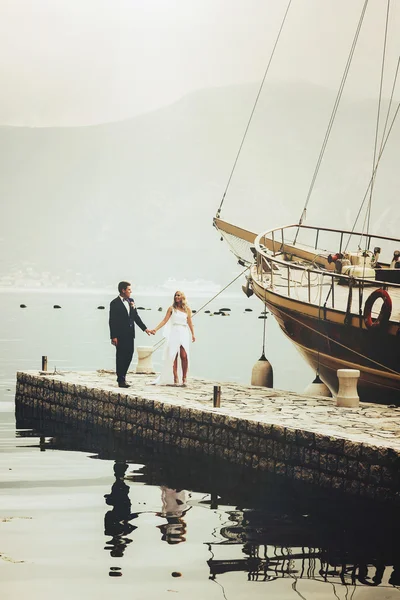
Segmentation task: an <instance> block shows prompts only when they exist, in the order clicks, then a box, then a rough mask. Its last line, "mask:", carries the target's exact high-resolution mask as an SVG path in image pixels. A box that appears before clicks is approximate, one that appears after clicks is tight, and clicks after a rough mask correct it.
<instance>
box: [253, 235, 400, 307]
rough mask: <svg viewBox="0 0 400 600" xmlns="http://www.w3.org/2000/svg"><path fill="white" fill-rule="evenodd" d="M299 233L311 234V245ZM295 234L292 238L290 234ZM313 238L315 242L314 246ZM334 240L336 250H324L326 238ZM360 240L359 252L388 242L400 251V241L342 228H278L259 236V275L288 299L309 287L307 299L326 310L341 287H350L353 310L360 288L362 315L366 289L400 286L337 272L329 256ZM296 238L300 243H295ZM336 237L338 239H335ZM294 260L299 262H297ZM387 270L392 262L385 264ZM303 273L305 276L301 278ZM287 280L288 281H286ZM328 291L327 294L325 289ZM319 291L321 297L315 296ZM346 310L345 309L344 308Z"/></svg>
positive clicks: (333, 244) (257, 246)
mask: <svg viewBox="0 0 400 600" xmlns="http://www.w3.org/2000/svg"><path fill="white" fill-rule="evenodd" d="M299 230H303V231H302V233H303V232H304V231H305V232H306V233H307V234H308V236H307V237H308V239H307V242H308V243H304V241H300V239H299V238H300V236H298V235H296V234H297V233H298V231H299ZM289 232H290V233H293V234H294V235H293V237H290V236H289V235H288V233H289ZM310 235H311V237H313V238H314V239H313V240H312V241H311V243H310ZM327 235H328V236H329V237H330V238H332V237H333V242H332V240H330V241H331V247H333V248H334V250H333V251H332V250H331V251H329V250H327V249H322V248H321V246H320V245H321V244H322V239H323V237H324V236H327ZM352 237H354V238H355V239H356V238H357V237H358V238H359V241H358V248H357V249H358V251H362V252H363V251H367V252H372V251H371V250H370V248H371V245H372V243H373V242H374V243H375V244H377V243H381V242H382V241H385V242H387V243H389V244H390V243H393V242H394V243H397V244H398V246H397V248H396V247H395V246H393V247H392V249H391V252H392V253H393V251H394V250H397V249H400V240H399V239H398V238H391V237H385V236H379V235H368V236H365V235H364V236H363V234H361V233H359V232H350V231H345V230H340V229H329V228H326V227H312V226H309V225H297V224H296V225H287V226H284V227H278V228H276V229H270V230H267V231H265V232H263V233H261V234H259V235H258V236H257V238H256V239H255V242H254V247H255V251H256V265H257V274H258V276H259V277H260V279H261V281H262V282H263V284H268V285H269V287H270V288H276V289H278V288H285V290H286V294H287V296H288V297H297V299H298V290H299V288H304V287H306V288H307V299H308V302H309V303H311V304H318V305H320V306H324V307H326V306H327V304H328V302H329V304H330V306H331V307H332V308H335V286H336V285H338V284H341V285H343V286H348V288H349V297H348V310H349V309H350V311H351V304H352V294H353V289H354V288H358V290H359V294H358V296H359V298H358V304H359V306H358V314H361V312H362V305H363V294H362V291H363V289H364V287H365V286H375V287H380V286H383V287H384V288H385V289H388V288H397V289H400V284H398V283H394V282H387V281H378V280H376V279H375V278H374V279H371V278H366V277H354V276H351V275H350V276H349V275H344V274H341V273H337V272H336V271H335V270H334V264H333V263H331V264H332V266H331V264H330V261H329V260H328V257H329V254H335V253H337V252H344V251H346V249H347V247H348V245H349V241H350V239H351V238H352ZM362 237H364V240H365V244H363V248H362V250H360V240H361V238H362ZM294 238H296V241H293V240H294ZM335 238H336V239H335ZM294 257H295V258H296V261H295V262H294V260H293V259H294ZM379 263H380V264H383V265H384V266H385V267H386V268H388V267H389V263H381V261H379ZM299 273H301V275H299ZM285 280H286V282H285ZM325 288H326V295H325V297H323V295H324V289H325ZM315 289H317V297H315V293H314V292H315ZM341 308H342V307H341Z"/></svg>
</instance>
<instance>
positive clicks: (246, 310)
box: [244, 308, 253, 312]
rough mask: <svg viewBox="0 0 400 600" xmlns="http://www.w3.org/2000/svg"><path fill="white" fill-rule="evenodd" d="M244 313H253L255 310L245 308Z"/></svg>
mask: <svg viewBox="0 0 400 600" xmlns="http://www.w3.org/2000/svg"><path fill="white" fill-rule="evenodd" d="M244 312H253V309H252V308H245V309H244Z"/></svg>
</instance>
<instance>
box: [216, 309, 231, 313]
mask: <svg viewBox="0 0 400 600" xmlns="http://www.w3.org/2000/svg"><path fill="white" fill-rule="evenodd" d="M219 310H220V311H221V312H222V311H224V312H226V311H229V310H231V309H230V308H220V309H219Z"/></svg>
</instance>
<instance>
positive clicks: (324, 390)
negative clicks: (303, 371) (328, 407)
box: [303, 375, 332, 398]
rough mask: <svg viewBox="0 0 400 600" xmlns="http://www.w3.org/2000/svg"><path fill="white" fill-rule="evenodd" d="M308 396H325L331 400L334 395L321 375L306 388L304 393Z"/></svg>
mask: <svg viewBox="0 0 400 600" xmlns="http://www.w3.org/2000/svg"><path fill="white" fill-rule="evenodd" d="M303 393H304V394H305V395H306V396H324V397H327V398H331V397H332V394H331V392H330V389H329V388H328V386H327V385H325V383H324V382H323V381H322V380H321V379H320V377H319V375H316V377H315V379H314V381H313V382H312V383H310V385H308V386H307V387H306V389H305V390H304V392H303Z"/></svg>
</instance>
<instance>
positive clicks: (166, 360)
mask: <svg viewBox="0 0 400 600" xmlns="http://www.w3.org/2000/svg"><path fill="white" fill-rule="evenodd" d="M162 333H163V336H164V338H165V340H166V343H165V345H164V353H163V361H162V365H161V372H160V375H159V376H158V377H157V379H156V380H155V381H152V384H153V385H171V384H173V383H174V375H173V372H172V366H173V364H174V360H175V357H176V355H178V377H179V380H180V381H182V365H181V359H180V352H179V349H180V347H181V346H182V347H183V348H184V349H185V350H186V355H187V357H188V367H189V351H190V329H189V325H188V322H187V313H185V312H182V311H181V310H176V309H174V308H173V309H172V313H171V316H170V318H169V320H168V322H167V323H166V325H165V326H164V327H163V332H162Z"/></svg>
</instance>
